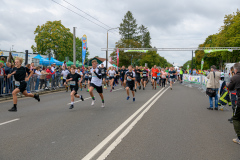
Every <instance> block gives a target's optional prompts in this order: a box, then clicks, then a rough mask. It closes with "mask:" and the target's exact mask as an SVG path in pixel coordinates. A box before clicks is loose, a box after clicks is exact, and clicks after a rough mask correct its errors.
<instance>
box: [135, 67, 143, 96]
mask: <svg viewBox="0 0 240 160" xmlns="http://www.w3.org/2000/svg"><path fill="white" fill-rule="evenodd" d="M134 72H135V75H136V80H135V92H136V91H137V90H136V89H137V85H138V88H139V90H140V89H141V83H140V82H141V78H140V75H141V73H142V71H141V69H139V68H138V66H136V69H135V71H134Z"/></svg>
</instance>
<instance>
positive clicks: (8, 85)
mask: <svg viewBox="0 0 240 160" xmlns="http://www.w3.org/2000/svg"><path fill="white" fill-rule="evenodd" d="M11 67H12V64H11V63H10V62H6V67H5V74H6V76H7V75H8V74H11V73H12V68H11ZM5 82H6V85H5V93H6V94H9V93H12V90H13V89H12V87H13V86H12V78H7V77H6V78H5Z"/></svg>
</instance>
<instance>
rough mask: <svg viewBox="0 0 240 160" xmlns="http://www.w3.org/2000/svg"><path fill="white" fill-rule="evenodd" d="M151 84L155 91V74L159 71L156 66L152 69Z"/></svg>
mask: <svg viewBox="0 0 240 160" xmlns="http://www.w3.org/2000/svg"><path fill="white" fill-rule="evenodd" d="M151 73H152V84H153V89H154V88H155V90H156V86H157V74H158V73H159V70H158V69H157V66H156V65H154V67H153V68H152V72H151Z"/></svg>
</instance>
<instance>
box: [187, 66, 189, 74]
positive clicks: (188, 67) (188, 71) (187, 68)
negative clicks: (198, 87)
mask: <svg viewBox="0 0 240 160" xmlns="http://www.w3.org/2000/svg"><path fill="white" fill-rule="evenodd" d="M187 72H188V73H189V65H187Z"/></svg>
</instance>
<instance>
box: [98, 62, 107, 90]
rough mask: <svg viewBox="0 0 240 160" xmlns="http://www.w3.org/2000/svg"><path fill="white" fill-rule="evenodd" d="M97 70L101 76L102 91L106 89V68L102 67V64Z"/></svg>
mask: <svg viewBox="0 0 240 160" xmlns="http://www.w3.org/2000/svg"><path fill="white" fill-rule="evenodd" d="M99 69H100V71H101V74H102V80H103V85H104V89H107V86H106V77H107V74H106V71H107V69H106V67H104V65H103V64H101V67H100V68H99Z"/></svg>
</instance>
